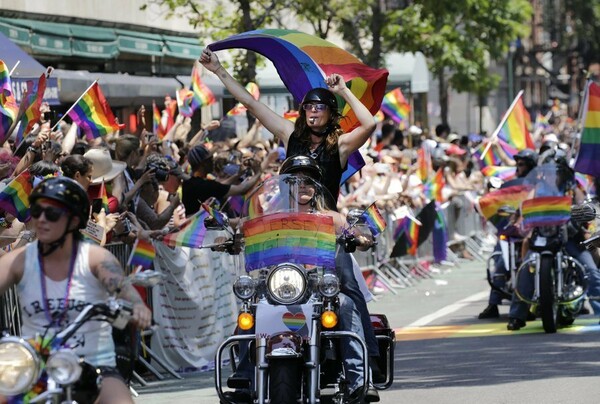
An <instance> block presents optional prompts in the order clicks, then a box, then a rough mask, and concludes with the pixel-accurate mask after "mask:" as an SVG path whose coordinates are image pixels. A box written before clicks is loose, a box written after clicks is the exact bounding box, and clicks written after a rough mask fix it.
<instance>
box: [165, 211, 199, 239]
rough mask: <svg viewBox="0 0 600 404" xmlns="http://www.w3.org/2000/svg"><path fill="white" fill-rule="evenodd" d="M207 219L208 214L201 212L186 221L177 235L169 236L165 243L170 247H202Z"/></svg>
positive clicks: (171, 234)
mask: <svg viewBox="0 0 600 404" xmlns="http://www.w3.org/2000/svg"><path fill="white" fill-rule="evenodd" d="M207 217H208V213H206V212H205V211H204V210H199V211H198V212H196V213H195V214H194V215H193V216H190V217H189V218H188V219H187V220H186V222H185V223H184V224H183V225H182V226H181V228H180V230H179V231H178V232H177V233H169V234H167V235H166V236H165V237H164V238H163V242H164V243H165V244H166V245H168V246H169V247H192V248H198V247H200V246H201V245H202V242H203V241H204V236H205V235H206V227H205V226H204V219H206V218H207Z"/></svg>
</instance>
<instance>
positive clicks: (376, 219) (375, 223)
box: [360, 202, 387, 236]
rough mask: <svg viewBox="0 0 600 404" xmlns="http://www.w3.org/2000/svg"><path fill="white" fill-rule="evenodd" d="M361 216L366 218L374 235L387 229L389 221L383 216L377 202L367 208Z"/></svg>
mask: <svg viewBox="0 0 600 404" xmlns="http://www.w3.org/2000/svg"><path fill="white" fill-rule="evenodd" d="M360 216H361V217H362V218H363V219H364V220H365V223H366V224H367V226H369V229H370V230H371V233H373V235H374V236H377V235H378V234H381V232H382V231H383V230H385V227H386V226H387V223H386V222H385V220H384V219H383V216H381V212H379V209H377V206H376V205H375V202H373V203H372V204H371V205H370V206H369V207H368V208H367V209H365V211H364V212H363V213H362V214H361V215H360Z"/></svg>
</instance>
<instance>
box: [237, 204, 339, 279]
mask: <svg viewBox="0 0 600 404" xmlns="http://www.w3.org/2000/svg"><path fill="white" fill-rule="evenodd" d="M243 233H244V238H245V240H246V248H245V258H246V271H252V270H255V269H260V268H265V267H268V266H270V265H276V264H280V263H283V262H289V263H294V264H299V265H315V266H321V267H326V268H335V247H336V244H335V243H336V240H335V228H334V225H333V217H331V216H328V215H315V214H309V213H289V212H286V213H276V214H273V215H267V216H263V217H260V218H256V219H251V220H248V221H246V222H244V225H243Z"/></svg>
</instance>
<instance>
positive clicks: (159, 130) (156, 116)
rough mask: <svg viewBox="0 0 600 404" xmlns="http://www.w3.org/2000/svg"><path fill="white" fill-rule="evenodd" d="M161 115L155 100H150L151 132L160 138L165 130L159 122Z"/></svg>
mask: <svg viewBox="0 0 600 404" xmlns="http://www.w3.org/2000/svg"><path fill="white" fill-rule="evenodd" d="M161 119H162V115H161V114H160V110H159V109H158V107H157V106H156V102H154V101H152V133H154V134H155V135H156V136H158V138H159V139H162V138H163V137H164V136H165V130H164V129H163V127H162V123H161Z"/></svg>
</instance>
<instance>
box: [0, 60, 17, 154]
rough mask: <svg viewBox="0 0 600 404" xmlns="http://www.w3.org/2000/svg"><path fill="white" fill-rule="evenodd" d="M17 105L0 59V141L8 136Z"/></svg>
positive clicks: (4, 65) (7, 73)
mask: <svg viewBox="0 0 600 404" xmlns="http://www.w3.org/2000/svg"><path fill="white" fill-rule="evenodd" d="M18 112H19V107H18V106H17V102H16V101H15V97H14V95H13V93H12V87H11V84H10V72H9V70H8V67H7V66H6V64H5V63H4V61H2V60H0V143H4V141H5V140H6V138H8V135H9V130H10V127H11V126H12V124H13V122H14V121H15V119H17V114H18Z"/></svg>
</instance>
